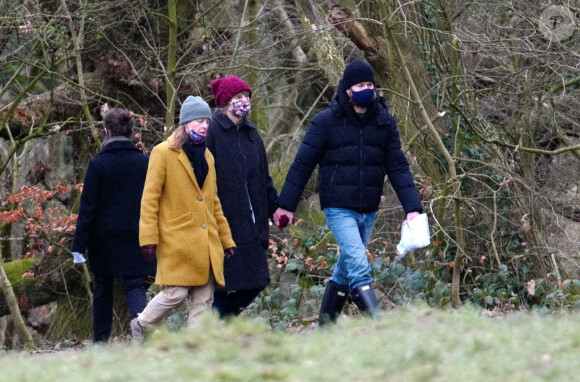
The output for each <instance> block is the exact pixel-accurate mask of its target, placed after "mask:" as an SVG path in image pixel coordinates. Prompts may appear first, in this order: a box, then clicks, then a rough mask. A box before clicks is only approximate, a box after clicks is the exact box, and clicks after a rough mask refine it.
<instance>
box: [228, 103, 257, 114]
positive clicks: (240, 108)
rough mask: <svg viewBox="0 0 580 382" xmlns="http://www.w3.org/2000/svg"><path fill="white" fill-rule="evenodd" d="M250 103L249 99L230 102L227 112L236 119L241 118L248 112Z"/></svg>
mask: <svg viewBox="0 0 580 382" xmlns="http://www.w3.org/2000/svg"><path fill="white" fill-rule="evenodd" d="M251 107H252V103H251V102H250V100H249V99H241V100H237V101H232V102H231V103H230V107H229V108H228V110H229V111H230V113H232V114H233V115H235V116H236V117H239V118H243V117H245V116H246V115H248V113H249V112H250V109H251Z"/></svg>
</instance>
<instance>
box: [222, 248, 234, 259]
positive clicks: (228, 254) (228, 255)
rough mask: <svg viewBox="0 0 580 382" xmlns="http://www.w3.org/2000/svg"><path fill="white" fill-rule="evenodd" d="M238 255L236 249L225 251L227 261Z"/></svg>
mask: <svg viewBox="0 0 580 382" xmlns="http://www.w3.org/2000/svg"><path fill="white" fill-rule="evenodd" d="M235 253H236V247H232V248H228V249H224V258H225V259H226V260H227V259H229V258H230V257H232V256H233V255H234V254H235Z"/></svg>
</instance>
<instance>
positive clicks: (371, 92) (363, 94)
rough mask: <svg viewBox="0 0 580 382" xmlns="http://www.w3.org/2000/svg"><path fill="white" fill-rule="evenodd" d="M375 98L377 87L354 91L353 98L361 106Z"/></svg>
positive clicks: (368, 103) (366, 104)
mask: <svg viewBox="0 0 580 382" xmlns="http://www.w3.org/2000/svg"><path fill="white" fill-rule="evenodd" d="M374 99H375V89H365V90H361V91H360V92H355V91H353V92H352V100H353V101H354V103H356V104H357V105H360V106H368V105H370V104H371V103H372V102H373V101H374Z"/></svg>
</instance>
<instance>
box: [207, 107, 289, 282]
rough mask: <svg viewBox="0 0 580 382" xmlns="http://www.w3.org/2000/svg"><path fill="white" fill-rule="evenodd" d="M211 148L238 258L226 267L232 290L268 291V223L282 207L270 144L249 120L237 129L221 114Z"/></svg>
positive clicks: (211, 134) (214, 118)
mask: <svg viewBox="0 0 580 382" xmlns="http://www.w3.org/2000/svg"><path fill="white" fill-rule="evenodd" d="M207 147H208V149H209V150H210V151H211V153H212V154H213V156H214V158H215V168H216V173H217V185H218V196H219V198H220V201H221V203H222V209H223V211H224V215H225V216H226V218H227V219H228V223H229V225H230V229H231V231H232V236H233V238H234V241H235V242H236V253H235V255H233V256H231V257H230V258H229V259H227V260H226V261H225V263H224V272H225V278H226V289H227V290H241V289H253V288H263V287H265V286H266V285H268V284H269V283H270V272H269V269H268V261H267V257H266V249H267V248H268V240H269V224H268V219H269V218H270V217H271V216H272V215H273V214H274V212H275V211H276V209H277V208H278V192H277V191H276V189H275V188H274V185H273V184H272V178H271V177H270V172H269V170H268V160H267V158H266V150H265V149H264V143H263V142H262V138H261V137H260V135H259V133H258V130H257V129H256V126H255V125H254V124H253V123H252V122H251V121H249V120H248V119H247V118H244V120H243V121H242V122H241V123H240V124H239V125H238V126H235V125H234V123H233V122H232V121H231V120H230V119H229V118H228V117H227V116H226V115H225V114H223V113H222V112H221V111H217V112H216V113H214V115H213V116H212V119H211V122H210V124H209V129H208V134H207ZM250 201H251V206H250ZM252 210H253V214H254V218H255V221H254V220H253V219H252Z"/></svg>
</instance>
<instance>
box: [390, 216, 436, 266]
mask: <svg viewBox="0 0 580 382" xmlns="http://www.w3.org/2000/svg"><path fill="white" fill-rule="evenodd" d="M430 243H431V235H430V233H429V221H428V219H427V214H421V215H419V216H417V217H415V218H413V219H411V221H410V222H407V221H406V220H405V221H404V222H403V224H402V226H401V241H400V242H399V244H398V245H397V254H398V255H399V258H402V257H403V256H405V255H406V254H407V253H409V252H411V251H413V250H415V249H417V248H424V247H426V246H428V245H429V244H430Z"/></svg>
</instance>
